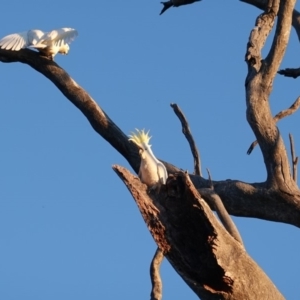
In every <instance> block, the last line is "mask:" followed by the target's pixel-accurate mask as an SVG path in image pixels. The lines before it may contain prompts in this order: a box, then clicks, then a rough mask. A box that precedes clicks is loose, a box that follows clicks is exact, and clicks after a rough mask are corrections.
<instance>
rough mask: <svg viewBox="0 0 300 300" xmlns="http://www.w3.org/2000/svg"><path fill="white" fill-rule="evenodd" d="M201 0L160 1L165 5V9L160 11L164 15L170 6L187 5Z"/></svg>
mask: <svg viewBox="0 0 300 300" xmlns="http://www.w3.org/2000/svg"><path fill="white" fill-rule="evenodd" d="M198 1H201V0H170V1H167V2H160V3H162V4H163V5H164V7H163V9H162V10H161V12H160V15H162V14H163V13H164V12H165V11H166V10H167V9H168V8H170V7H172V6H174V7H178V6H181V5H187V4H192V3H194V2H198Z"/></svg>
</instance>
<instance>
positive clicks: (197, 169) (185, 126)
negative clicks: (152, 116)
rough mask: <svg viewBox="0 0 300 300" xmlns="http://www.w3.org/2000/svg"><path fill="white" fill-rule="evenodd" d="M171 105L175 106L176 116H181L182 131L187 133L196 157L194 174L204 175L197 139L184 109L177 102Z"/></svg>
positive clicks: (186, 135)
mask: <svg viewBox="0 0 300 300" xmlns="http://www.w3.org/2000/svg"><path fill="white" fill-rule="evenodd" d="M171 107H172V108H173V110H174V112H175V114H176V116H177V117H178V118H179V120H180V122H181V126H182V133H183V134H184V135H185V137H186V139H187V140H188V142H189V145H190V148H191V151H192V155H193V157H194V174H195V175H199V176H201V177H202V172H201V161H200V154H199V151H198V149H197V146H196V143H195V140H194V138H193V136H192V133H191V130H190V127H189V124H188V122H187V120H186V117H185V116H184V114H183V112H182V110H181V109H180V108H179V106H178V105H177V104H176V103H171Z"/></svg>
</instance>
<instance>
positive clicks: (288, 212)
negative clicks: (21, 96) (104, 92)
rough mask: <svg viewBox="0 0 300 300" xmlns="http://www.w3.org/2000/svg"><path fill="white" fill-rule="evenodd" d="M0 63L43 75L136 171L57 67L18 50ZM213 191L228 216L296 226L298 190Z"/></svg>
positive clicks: (109, 126) (96, 109) (236, 184)
mask: <svg viewBox="0 0 300 300" xmlns="http://www.w3.org/2000/svg"><path fill="white" fill-rule="evenodd" d="M0 61H2V62H6V63H9V62H10V63H12V62H21V63H24V64H27V65H29V66H30V67H32V68H33V69H35V70H36V71H38V72H40V73H41V74H43V75H44V76H46V77H47V78H48V79H49V80H50V81H52V82H53V83H54V84H55V86H56V87H57V88H58V89H59V90H60V91H61V92H62V93H63V94H64V95H65V97H66V98H67V99H68V100H69V101H70V102H71V103H72V104H74V105H75V106H76V107H77V108H78V109H79V110H80V111H81V112H82V113H83V115H84V116H85V117H86V118H87V119H88V121H89V122H90V124H91V125H92V127H93V128H94V130H95V131H96V132H97V133H98V134H99V135H100V136H102V137H103V138H104V139H105V140H106V141H107V142H108V143H110V144H111V145H112V146H113V147H114V148H115V149H116V150H117V151H118V152H119V153H120V154H121V155H123V157H124V158H125V159H127V161H128V162H129V164H130V165H131V167H132V168H133V169H134V170H135V172H138V170H139V166H140V156H139V154H138V149H137V148H136V146H135V145H134V144H133V143H130V142H129V141H128V137H127V135H125V134H124V133H123V132H122V131H121V130H120V128H119V127H118V126H117V125H116V124H115V123H114V122H113V121H112V120H111V119H110V118H109V117H108V115H107V114H106V113H105V112H104V111H103V110H102V109H101V107H100V106H99V105H98V104H97V103H96V102H95V101H94V100H93V99H92V97H91V96H90V95H89V94H88V93H87V92H86V91H85V90H84V89H83V88H82V87H80V86H79V84H77V83H76V82H75V81H74V80H73V79H72V78H71V77H70V75H69V74H68V73H66V72H65V71H64V70H63V69H62V68H61V67H60V66H58V65H57V64H56V63H55V62H53V61H50V60H48V59H46V58H43V57H41V56H40V55H39V54H38V53H36V52H34V51H31V50H27V49H24V50H21V51H6V50H1V49H0ZM16 80H17V77H16ZM98 103H99V101H98ZM164 164H165V165H166V167H167V170H168V173H169V174H172V173H174V172H178V171H179V168H177V167H175V166H173V165H171V164H170V163H167V162H165V161H164ZM190 177H191V179H192V181H193V183H194V184H195V186H196V187H197V188H205V187H208V186H209V182H208V181H207V180H206V179H204V178H202V177H199V176H195V175H190ZM214 188H215V191H216V193H217V194H218V195H219V196H220V197H221V199H222V201H223V202H224V205H225V206H226V208H227V210H228V212H229V213H230V214H233V215H237V216H245V217H255V218H260V219H265V220H271V221H277V222H284V223H287V224H293V225H295V226H298V227H300V194H299V191H298V189H293V188H292V189H290V191H289V193H285V192H284V190H272V191H270V189H269V186H268V184H267V183H264V182H263V183H253V184H250V183H245V182H241V181H239V180H224V181H214ZM291 191H294V192H293V193H292V192H291Z"/></svg>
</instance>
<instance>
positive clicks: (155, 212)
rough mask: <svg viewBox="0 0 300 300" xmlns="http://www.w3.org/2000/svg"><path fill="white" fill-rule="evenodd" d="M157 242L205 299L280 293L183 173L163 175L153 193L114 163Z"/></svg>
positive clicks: (269, 297) (273, 297)
mask: <svg viewBox="0 0 300 300" xmlns="http://www.w3.org/2000/svg"><path fill="white" fill-rule="evenodd" d="M114 170H115V171H116V173H117V174H118V175H119V176H120V178H121V179H122V180H123V182H124V183H125V185H126V186H127V188H128V189H129V191H130V192H131V194H132V196H133V198H134V199H135V201H136V204H137V206H138V207H139V209H140V212H141V214H142V216H143V218H144V221H145V223H146V224H147V227H148V229H149V231H150V232H151V234H152V236H153V238H154V240H155V241H156V243H157V245H158V247H159V248H160V249H161V250H162V251H163V253H164V255H165V257H166V258H167V259H168V261H169V262H170V263H171V264H172V266H173V267H174V269H175V270H176V271H177V272H178V274H179V275H180V276H181V277H182V278H183V280H184V281H185V282H186V283H187V284H188V285H189V287H190V288H191V289H192V290H193V291H194V292H195V293H196V295H197V296H198V297H199V298H201V299H205V300H217V299H218V300H220V299H230V300H241V299H243V300H248V299H249V300H250V299H251V300H253V299H260V300H261V299H264V300H277V299H284V298H283V296H282V295H281V294H280V292H279V291H278V290H277V289H276V287H275V286H274V284H273V283H272V281H271V280H270V279H269V278H268V277H267V275H266V274H265V273H264V272H263V271H262V270H261V269H260V268H259V266H258V265H257V264H256V263H255V262H254V261H253V260H252V259H251V257H250V256H249V255H248V254H247V252H246V251H245V250H244V247H243V246H242V244H241V243H240V242H238V241H237V240H236V239H234V238H233V237H232V236H231V235H230V234H229V233H228V232H227V231H226V230H225V229H224V227H223V226H222V225H221V224H220V223H219V221H218V220H217V219H216V217H215V216H214V214H213V213H212V211H211V209H210V208H209V206H208V205H207V204H206V202H205V201H204V200H203V199H202V198H201V196H200V195H199V193H198V191H197V190H196V189H195V187H194V185H193V183H192V182H191V180H190V178H189V176H188V174H185V173H182V172H180V173H177V174H174V175H173V176H170V177H169V178H168V181H167V184H166V186H163V187H162V188H161V189H160V192H159V194H156V193H155V191H151V192H149V191H148V190H147V186H146V185H145V184H143V183H141V181H140V180H139V178H138V177H136V176H133V175H132V174H131V173H130V172H129V171H128V170H126V169H125V168H122V167H120V166H114Z"/></svg>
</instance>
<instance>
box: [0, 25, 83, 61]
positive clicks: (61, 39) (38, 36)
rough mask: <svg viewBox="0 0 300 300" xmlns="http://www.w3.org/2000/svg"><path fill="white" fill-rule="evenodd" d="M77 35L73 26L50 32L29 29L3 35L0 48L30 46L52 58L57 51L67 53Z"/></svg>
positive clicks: (18, 48)
mask: <svg viewBox="0 0 300 300" xmlns="http://www.w3.org/2000/svg"><path fill="white" fill-rule="evenodd" d="M77 35H78V32H77V30H75V29H73V28H60V29H56V30H52V31H50V32H43V31H41V30H39V29H35V30H29V31H24V32H20V33H13V34H10V35H7V36H5V37H4V38H2V39H1V40H0V48H1V49H6V50H11V51H19V50H20V49H23V48H26V47H30V48H35V49H37V50H39V51H40V52H41V53H43V54H44V55H46V56H51V57H52V58H54V56H55V55H56V54H57V53H61V54H67V53H68V52H69V49H70V47H69V44H70V43H71V42H72V41H73V40H74V39H75V38H76V36H77Z"/></svg>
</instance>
